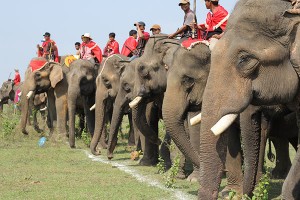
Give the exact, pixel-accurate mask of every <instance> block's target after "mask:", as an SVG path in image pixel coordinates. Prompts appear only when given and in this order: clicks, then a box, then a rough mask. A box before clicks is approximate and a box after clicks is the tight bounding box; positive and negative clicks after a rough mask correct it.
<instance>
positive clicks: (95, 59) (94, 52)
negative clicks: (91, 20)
mask: <svg viewBox="0 0 300 200" xmlns="http://www.w3.org/2000/svg"><path fill="white" fill-rule="evenodd" d="M81 38H82V41H83V42H82V44H81V46H80V58H81V59H83V60H88V61H90V62H92V63H94V64H95V63H101V62H102V51H101V49H100V47H99V46H98V45H97V43H95V42H94V41H92V37H91V35H90V34H89V33H85V34H84V35H83V36H82V37H81Z"/></svg>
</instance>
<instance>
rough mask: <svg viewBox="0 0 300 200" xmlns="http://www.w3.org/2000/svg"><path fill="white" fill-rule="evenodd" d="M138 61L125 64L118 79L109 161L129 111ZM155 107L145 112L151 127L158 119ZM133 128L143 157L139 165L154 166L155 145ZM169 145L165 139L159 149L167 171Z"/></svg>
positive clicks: (149, 107) (169, 163)
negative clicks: (118, 85)
mask: <svg viewBox="0 0 300 200" xmlns="http://www.w3.org/2000/svg"><path fill="white" fill-rule="evenodd" d="M138 60H139V59H135V60H134V61H131V62H130V63H127V64H126V65H127V66H126V67H125V69H124V72H123V73H122V75H121V77H120V87H119V91H118V94H117V96H116V100H115V103H114V110H113V116H112V122H111V126H110V134H109V142H108V151H107V157H108V158H109V159H112V158H113V151H114V149H115V146H116V143H117V134H118V127H119V126H120V124H121V122H122V118H123V115H124V114H125V113H127V112H128V110H130V109H129V107H128V103H129V102H130V101H131V100H132V96H133V90H134V82H135V81H134V79H133V78H132V77H134V73H135V68H136V66H137V64H138V62H139V61H138ZM155 107H156V106H155V105H154V104H153V103H150V104H149V105H147V112H146V118H147V123H153V125H155V124H154V123H155V122H152V121H155V119H157V117H158V116H156V114H155V112H156V111H155V110H156V109H155ZM129 112H131V111H129ZM156 124H157V122H156ZM133 127H134V133H135V144H138V142H139V140H140V144H141V149H142V151H143V157H142V159H141V160H140V164H141V165H153V164H156V163H157V161H156V162H154V163H153V158H154V157H156V159H157V156H158V149H157V148H155V145H153V144H152V143H151V142H150V140H149V139H148V138H146V137H145V136H144V135H143V134H141V133H140V132H139V130H138V129H137V127H136V126H135V125H134V124H133ZM169 143H170V141H168V139H167V138H166V139H165V140H164V143H162V147H161V149H160V155H161V157H162V158H163V159H164V160H165V164H166V168H167V169H168V168H170V167H171V160H170V152H169V150H168V148H167V147H166V145H167V144H169Z"/></svg>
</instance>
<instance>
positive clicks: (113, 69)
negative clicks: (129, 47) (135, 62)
mask: <svg viewBox="0 0 300 200" xmlns="http://www.w3.org/2000/svg"><path fill="white" fill-rule="evenodd" d="M126 60H128V58H127V57H125V56H123V55H118V54H114V55H112V56H110V57H108V58H106V59H105V60H103V61H102V64H101V67H100V72H99V74H98V76H97V78H96V86H97V89H96V104H95V130H94V135H93V138H92V141H91V144H90V149H91V152H92V153H93V154H94V155H98V154H99V152H98V151H97V149H96V148H97V145H98V142H99V139H100V138H101V136H103V134H102V132H103V130H104V127H105V122H106V120H107V119H109V120H110V119H111V115H112V112H113V106H112V105H113V103H114V101H115V98H116V96H117V93H118V91H119V87H120V76H121V74H122V73H123V71H124V68H125V63H124V62H121V61H126Z"/></svg>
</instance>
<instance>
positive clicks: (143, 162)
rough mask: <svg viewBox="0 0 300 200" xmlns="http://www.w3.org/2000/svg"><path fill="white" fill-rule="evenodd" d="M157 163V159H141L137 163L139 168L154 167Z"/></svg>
mask: <svg viewBox="0 0 300 200" xmlns="http://www.w3.org/2000/svg"><path fill="white" fill-rule="evenodd" d="M157 163H158V159H147V158H144V157H143V158H142V159H141V160H140V162H139V165H141V166H156V165H157Z"/></svg>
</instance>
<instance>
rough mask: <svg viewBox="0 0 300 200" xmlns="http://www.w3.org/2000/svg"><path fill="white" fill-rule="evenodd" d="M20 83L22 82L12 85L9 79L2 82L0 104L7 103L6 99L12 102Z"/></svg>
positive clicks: (20, 86)
mask: <svg viewBox="0 0 300 200" xmlns="http://www.w3.org/2000/svg"><path fill="white" fill-rule="evenodd" d="M22 85H23V82H21V83H19V84H18V85H14V84H13V82H12V81H10V80H8V81H5V82H3V84H2V86H1V88H0V104H1V105H3V104H7V103H8V100H10V101H12V102H14V100H15V96H16V91H17V90H18V89H21V88H22Z"/></svg>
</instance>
